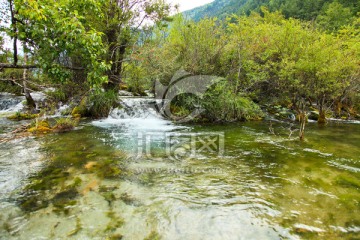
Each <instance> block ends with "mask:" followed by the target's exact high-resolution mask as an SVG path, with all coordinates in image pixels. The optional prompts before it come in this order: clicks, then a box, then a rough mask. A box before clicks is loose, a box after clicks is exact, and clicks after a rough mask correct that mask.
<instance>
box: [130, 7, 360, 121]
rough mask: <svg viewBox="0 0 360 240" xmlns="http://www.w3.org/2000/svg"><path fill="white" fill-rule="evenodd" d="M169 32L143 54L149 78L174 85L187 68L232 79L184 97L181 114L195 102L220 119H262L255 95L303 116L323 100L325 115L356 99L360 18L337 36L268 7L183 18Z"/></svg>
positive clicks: (177, 110)
mask: <svg viewBox="0 0 360 240" xmlns="http://www.w3.org/2000/svg"><path fill="white" fill-rule="evenodd" d="M165 31H167V30H166V29H165V30H164V29H161V28H159V29H158V30H157V32H156V35H155V37H154V39H153V40H152V41H150V42H148V43H146V44H145V45H144V46H143V47H142V48H141V49H139V51H138V54H137V55H136V57H137V59H138V61H139V63H141V67H143V68H144V71H145V72H146V73H147V74H145V75H146V76H147V78H150V79H152V80H156V79H161V80H163V82H164V83H167V82H169V81H170V79H171V78H172V76H173V75H174V74H175V72H176V71H177V70H178V69H185V70H186V71H188V72H190V73H192V74H193V75H198V74H206V75H217V76H219V77H223V78H225V79H226V81H224V82H223V84H222V85H221V84H220V85H217V86H216V87H215V89H212V91H211V92H208V93H207V95H206V97H205V98H204V99H202V100H201V101H199V99H196V98H194V97H191V96H187V97H178V98H177V99H176V101H175V104H174V105H173V107H172V110H173V111H174V112H175V113H176V114H178V115H186V114H188V113H190V112H192V111H193V108H192V107H191V106H192V105H194V104H195V105H202V106H203V107H204V108H205V109H206V110H207V111H206V114H205V115H206V117H207V118H208V119H211V120H213V121H234V120H243V119H257V118H259V117H260V116H261V111H260V109H259V107H257V105H256V104H254V103H253V102H252V101H251V100H250V99H249V97H251V99H254V100H256V102H259V103H260V104H265V103H268V102H269V101H270V102H282V103H284V104H285V105H286V106H288V107H289V106H290V107H292V108H293V109H292V110H293V111H296V112H297V113H298V114H299V115H300V114H301V115H302V116H303V115H304V116H305V115H306V113H305V112H304V111H307V110H308V109H309V108H310V107H312V105H313V103H316V107H317V110H318V111H319V113H320V116H322V117H321V118H320V119H321V120H323V116H325V112H326V111H327V108H329V107H330V106H333V105H334V104H333V103H334V102H336V101H340V100H339V99H341V101H345V102H347V103H349V102H351V103H352V104H354V102H356V100H355V101H354V100H352V101H350V96H354V94H355V92H356V89H358V87H357V86H358V85H359V66H358V59H359V57H360V56H359V52H360V51H359V42H360V41H359V34H358V21H354V23H353V24H352V25H349V26H347V27H344V28H342V30H340V31H339V33H338V34H337V35H334V34H327V33H325V32H322V31H321V30H317V29H315V28H314V26H313V25H312V24H308V23H304V22H302V21H300V20H296V19H288V20H287V19H286V18H285V17H284V16H283V15H282V14H281V13H280V12H275V13H270V12H269V11H268V10H267V9H265V8H262V9H261V14H255V13H253V14H252V15H251V16H249V17H246V16H241V17H236V16H233V17H232V18H230V19H228V21H227V22H225V23H221V22H218V20H217V19H204V20H201V21H199V22H198V23H195V22H192V21H187V20H184V19H182V18H181V17H177V18H176V19H175V20H174V22H173V25H172V28H171V29H170V30H169V31H168V36H167V38H163V37H162V36H163V35H166V33H165V34H162V33H163V32H165ZM351 99H354V98H353V97H352V98H351ZM349 109H350V108H349Z"/></svg>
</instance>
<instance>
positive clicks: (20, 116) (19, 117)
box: [8, 112, 38, 121]
mask: <svg viewBox="0 0 360 240" xmlns="http://www.w3.org/2000/svg"><path fill="white" fill-rule="evenodd" d="M37 117H38V115H37V114H31V113H22V112H16V113H15V114H13V115H11V116H9V117H8V119H9V120H13V121H22V120H31V119H34V118H37Z"/></svg>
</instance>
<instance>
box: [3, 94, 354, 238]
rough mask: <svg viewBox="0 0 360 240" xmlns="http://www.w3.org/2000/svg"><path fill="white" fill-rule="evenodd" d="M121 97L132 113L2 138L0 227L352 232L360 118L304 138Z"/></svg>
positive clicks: (80, 232) (170, 232) (41, 233)
mask: <svg viewBox="0 0 360 240" xmlns="http://www.w3.org/2000/svg"><path fill="white" fill-rule="evenodd" d="M128 101H129V102H130V103H131V104H133V105H131V108H134V107H135V108H139V109H138V110H136V111H137V113H136V114H132V115H131V114H130V113H129V112H128V111H127V110H126V109H123V110H116V112H114V113H113V115H112V117H110V118H108V119H104V120H101V121H94V122H87V123H83V124H82V125H81V127H79V129H77V130H76V131H73V132H69V133H66V134H59V135H57V134H54V135H47V136H39V137H35V138H26V139H17V140H13V141H10V142H4V143H1V144H0V194H1V196H0V201H1V204H0V238H3V239H106V238H112V239H121V237H122V239H325V238H326V239H358V238H360V125H359V124H342V123H331V124H328V125H327V126H324V127H318V126H317V124H309V126H308V128H307V136H306V137H307V140H306V141H305V142H300V141H298V140H297V139H296V136H295V134H294V136H292V137H291V138H289V137H288V135H289V131H288V130H287V127H288V126H287V125H286V124H285V123H273V124H272V126H273V128H274V129H275V133H276V135H273V134H270V131H269V123H268V122H251V123H238V124H225V125H212V124H211V125H187V126H185V125H176V124H173V123H171V122H169V121H166V120H163V119H160V118H159V117H157V116H156V114H148V113H146V109H148V108H149V106H148V104H147V103H150V102H148V101H149V100H144V101H140V100H128ZM136 101H139V104H137V103H135V102H136ZM146 101H147V102H146ZM134 105H135V106H134ZM150 109H151V108H150ZM149 111H150V113H154V112H153V110H149ZM139 112H142V113H141V114H138V113H139ZM115 113H116V114H115ZM125 113H126V114H127V116H126V117H125V118H124V114H125ZM0 124H3V125H8V124H9V123H8V122H7V121H3V122H0ZM167 137H169V138H171V141H166V139H167ZM222 137H223V142H224V151H223V152H222V151H220V150H221V148H222V147H221V146H222V145H221V141H220V139H221V138H222ZM189 139H190V140H191V139H192V140H191V141H190V142H189ZM213 139H218V140H217V141H215V142H213V143H214V144H211V143H212V141H211V140H213ZM193 141H195V143H193ZM204 143H205V148H203V149H202V150H201V148H202V147H204ZM206 143H208V144H209V146H208V147H206V146H207V145H206ZM193 147H195V149H196V150H197V151H196V152H195V155H194V152H192V149H193ZM169 148H170V150H169ZM191 152H192V153H193V154H191Z"/></svg>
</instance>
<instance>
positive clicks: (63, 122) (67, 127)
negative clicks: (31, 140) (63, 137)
mask: <svg viewBox="0 0 360 240" xmlns="http://www.w3.org/2000/svg"><path fill="white" fill-rule="evenodd" d="M77 125H78V120H74V119H71V118H59V119H56V124H55V126H54V127H53V131H54V132H67V131H71V130H73V129H74V128H75V127H76V126H77Z"/></svg>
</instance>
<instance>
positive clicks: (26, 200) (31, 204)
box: [20, 196, 49, 212]
mask: <svg viewBox="0 0 360 240" xmlns="http://www.w3.org/2000/svg"><path fill="white" fill-rule="evenodd" d="M48 205H49V202H48V201H46V200H41V199H40V198H39V196H26V197H23V198H22V199H20V208H21V209H22V210H23V211H25V212H34V211H37V210H39V209H42V208H46V207H47V206H48Z"/></svg>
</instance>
